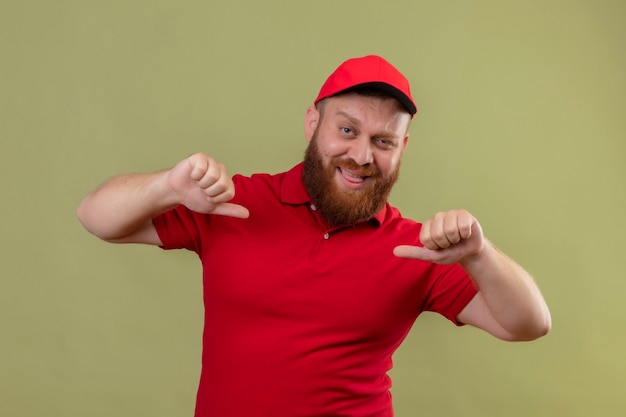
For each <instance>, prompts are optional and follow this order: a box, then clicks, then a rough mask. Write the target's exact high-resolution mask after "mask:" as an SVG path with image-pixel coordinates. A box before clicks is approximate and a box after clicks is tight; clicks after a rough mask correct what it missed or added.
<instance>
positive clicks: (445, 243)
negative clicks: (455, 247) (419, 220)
mask: <svg viewBox="0 0 626 417" xmlns="http://www.w3.org/2000/svg"><path fill="white" fill-rule="evenodd" d="M449 222H450V219H449V215H448V213H437V214H435V217H433V219H432V223H431V225H430V238H431V239H432V241H433V242H434V243H435V245H436V247H430V246H427V247H428V248H429V249H438V248H444V249H445V248H447V247H449V246H450V245H451V243H450V241H449V240H448V238H447V236H446V227H449V226H448V224H449Z"/></svg>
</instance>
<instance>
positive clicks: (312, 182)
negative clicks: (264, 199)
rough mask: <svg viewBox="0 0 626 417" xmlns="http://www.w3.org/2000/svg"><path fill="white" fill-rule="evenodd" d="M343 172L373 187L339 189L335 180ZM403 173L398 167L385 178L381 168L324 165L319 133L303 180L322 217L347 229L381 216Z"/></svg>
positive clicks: (338, 162) (340, 162)
mask: <svg viewBox="0 0 626 417" xmlns="http://www.w3.org/2000/svg"><path fill="white" fill-rule="evenodd" d="M339 168H344V169H347V170H350V171H351V172H354V173H356V174H358V175H361V176H364V177H369V178H368V180H367V181H368V182H369V184H368V185H367V187H365V188H363V189H359V190H353V189H348V188H341V187H339V186H338V185H337V183H336V179H335V176H336V175H337V170H338V169H339ZM399 172H400V166H399V165H398V167H396V169H395V170H394V171H393V172H391V173H390V174H389V175H383V173H382V172H381V171H380V170H379V169H378V167H376V166H374V165H372V164H368V165H359V164H357V163H356V162H355V161H354V160H353V159H341V158H333V159H331V160H330V161H329V163H328V165H324V161H323V160H322V155H321V153H320V151H319V147H318V146H317V131H316V132H315V133H314V135H313V138H312V139H311V142H310V143H309V145H308V146H307V148H306V151H305V155H304V173H303V174H302V179H303V181H304V186H305V188H306V190H307V192H308V194H309V197H311V199H312V200H313V203H314V204H315V205H316V207H317V210H318V212H319V213H320V216H321V217H322V218H323V219H324V220H325V221H326V222H327V223H328V225H329V226H331V227H343V226H352V225H355V224H357V223H360V222H364V221H367V220H369V219H371V218H372V217H373V216H375V215H376V214H378V213H379V212H380V211H381V210H382V209H383V207H384V206H385V204H386V203H387V198H388V197H389V194H390V193H391V189H392V188H393V185H394V184H395V183H396V181H397V180H398V176H399Z"/></svg>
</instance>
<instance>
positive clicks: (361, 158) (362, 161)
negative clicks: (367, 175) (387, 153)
mask: <svg viewBox="0 0 626 417" xmlns="http://www.w3.org/2000/svg"><path fill="white" fill-rule="evenodd" d="M351 145H352V146H351V147H350V149H349V151H348V157H350V158H351V159H353V160H354V162H356V163H357V164H359V165H367V164H371V163H372V162H374V155H373V154H372V144H371V143H370V141H369V139H366V138H358V139H354V140H353V141H352V143H351Z"/></svg>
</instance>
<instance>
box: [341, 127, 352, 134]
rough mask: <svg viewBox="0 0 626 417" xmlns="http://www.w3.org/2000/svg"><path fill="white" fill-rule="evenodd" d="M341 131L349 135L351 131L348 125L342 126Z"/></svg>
mask: <svg viewBox="0 0 626 417" xmlns="http://www.w3.org/2000/svg"><path fill="white" fill-rule="evenodd" d="M341 132H342V133H344V134H346V135H351V134H352V133H353V131H352V129H350V128H349V127H342V128H341Z"/></svg>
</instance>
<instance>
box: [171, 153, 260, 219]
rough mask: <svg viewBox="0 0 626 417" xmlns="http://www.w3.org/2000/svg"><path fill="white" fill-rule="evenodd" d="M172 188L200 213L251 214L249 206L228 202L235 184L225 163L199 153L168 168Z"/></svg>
mask: <svg viewBox="0 0 626 417" xmlns="http://www.w3.org/2000/svg"><path fill="white" fill-rule="evenodd" d="M167 182H168V186H169V188H170V189H171V190H172V192H173V193H174V194H175V195H176V200H177V201H178V203H179V204H183V205H184V206H186V207H187V208H188V209H190V210H193V211H197V212H199V213H207V214H208V213H211V214H219V215H223V216H231V217H238V218H242V219H244V218H247V217H248V216H249V215H250V213H249V212H248V209H246V208H245V207H243V206H241V205H238V204H232V203H228V201H230V200H231V199H232V198H233V197H234V196H235V185H234V184H233V181H232V179H231V177H230V176H229V175H228V174H227V173H226V168H225V167H224V165H223V164H221V163H219V162H217V161H216V160H215V159H213V158H211V157H209V156H207V155H205V154H202V153H197V154H194V155H192V156H190V157H189V158H187V159H184V160H183V161H181V162H179V163H178V164H177V165H176V166H175V167H174V168H172V169H170V170H169V171H167Z"/></svg>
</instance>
